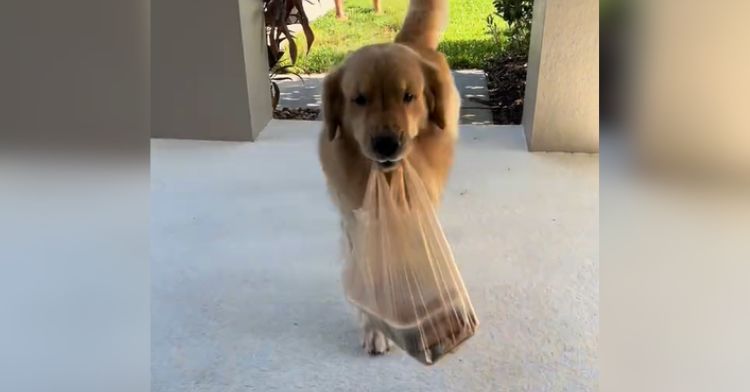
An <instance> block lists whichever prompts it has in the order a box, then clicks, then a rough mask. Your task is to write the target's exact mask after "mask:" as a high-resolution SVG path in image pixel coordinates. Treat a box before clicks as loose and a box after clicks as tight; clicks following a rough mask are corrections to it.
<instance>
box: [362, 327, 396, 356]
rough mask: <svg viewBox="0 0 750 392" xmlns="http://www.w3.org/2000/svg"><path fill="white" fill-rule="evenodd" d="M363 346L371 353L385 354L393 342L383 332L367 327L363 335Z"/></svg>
mask: <svg viewBox="0 0 750 392" xmlns="http://www.w3.org/2000/svg"><path fill="white" fill-rule="evenodd" d="M362 347H363V348H364V349H365V352H367V353H368V354H370V355H383V354H385V353H386V352H387V351H388V350H390V348H391V343H390V341H388V338H387V337H385V335H384V334H383V333H382V332H380V331H378V330H375V329H370V328H367V329H365V331H364V334H363V335H362Z"/></svg>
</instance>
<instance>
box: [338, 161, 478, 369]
mask: <svg viewBox="0 0 750 392" xmlns="http://www.w3.org/2000/svg"><path fill="white" fill-rule="evenodd" d="M354 218H355V222H354V224H353V225H352V227H351V232H350V233H349V234H350V241H351V246H352V249H351V255H350V256H351V257H349V259H348V260H347V263H346V266H345V268H344V277H343V282H344V290H345V292H346V295H347V298H348V300H349V301H350V302H352V303H353V304H354V305H355V306H357V307H358V308H359V309H360V310H361V311H362V312H363V313H364V314H365V316H366V317H367V318H368V322H369V324H370V325H371V326H374V327H375V328H378V329H379V330H380V331H381V332H383V333H384V334H385V335H386V336H387V337H388V338H390V339H391V340H392V341H393V342H394V343H396V344H397V345H398V346H399V347H401V348H402V349H404V350H405V351H406V352H408V353H409V355H411V356H412V357H414V358H416V359H417V360H419V361H420V362H422V363H424V364H428V365H429V364H432V363H434V362H435V361H437V360H438V359H439V358H440V357H442V356H443V355H444V354H446V353H448V352H451V351H453V350H454V349H455V348H456V347H457V346H458V345H459V344H461V343H462V342H463V341H465V340H466V339H468V338H469V337H471V336H472V335H474V332H475V331H476V328H477V325H478V323H477V318H476V315H475V313H474V308H473V307H472V305H471V301H470V300H469V296H468V293H467V292H466V287H465V286H464V283H463V280H462V279H461V275H460V274H459V272H458V268H457V267H456V263H455V261H454V259H453V254H452V252H451V249H450V246H449V244H448V241H447V240H446V238H445V235H444V234H443V230H442V228H441V227H440V223H439V222H438V219H437V216H436V214H435V211H434V208H433V206H432V203H431V201H430V197H429V194H428V193H427V189H426V188H425V186H424V184H423V182H422V180H421V179H420V178H419V175H418V173H417V172H416V170H415V169H414V168H413V167H412V166H411V165H410V164H409V163H408V162H403V164H402V165H401V166H400V167H399V168H397V169H396V170H394V171H392V172H391V173H388V174H386V173H383V172H382V171H379V170H377V169H375V168H374V169H373V170H372V172H371V174H370V178H369V180H368V184H367V190H366V193H365V198H364V202H363V205H362V208H361V209H359V210H357V211H355V216H354Z"/></svg>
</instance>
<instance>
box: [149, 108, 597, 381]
mask: <svg viewBox="0 0 750 392" xmlns="http://www.w3.org/2000/svg"><path fill="white" fill-rule="evenodd" d="M320 128H321V124H320V123H319V122H311V121H273V122H272V123H271V124H270V125H269V126H268V128H267V129H266V130H265V131H264V132H263V133H262V134H261V137H260V139H259V140H258V141H257V142H255V143H229V142H200V141H177V140H153V141H152V149H151V151H152V155H151V181H152V183H151V185H152V188H151V189H152V195H151V213H152V226H151V244H152V252H151V254H152V259H151V281H152V295H151V298H152V302H151V304H152V305H151V311H152V313H151V314H152V329H151V337H152V383H153V384H152V387H153V391H154V392H199V391H200V392H234V391H237V392H239V391H243V392H245V391H262V392H267V391H284V392H287V391H324V392H335V391H346V392H350V391H440V392H451V391H471V392H483V391H488V392H489V391H492V392H496V391H577V392H580V391H595V390H597V387H598V384H597V378H598V371H597V346H598V266H599V264H598V248H597V245H598V240H597V233H598V204H597V200H598V189H599V188H598V156H597V155H593V156H592V155H582V154H537V153H529V152H527V151H526V147H525V142H524V136H523V131H522V129H521V128H520V127H517V126H463V127H462V134H461V140H460V144H459V148H458V151H457V157H456V165H455V167H454V170H453V173H452V176H451V180H450V183H449V185H448V188H447V190H446V192H445V198H444V202H443V205H442V207H441V213H440V215H441V220H442V223H443V226H444V229H445V231H446V234H447V237H448V240H449V241H450V242H451V244H452V246H453V250H454V253H455V255H456V260H457V261H458V264H459V268H460V270H461V273H462V275H463V277H464V280H465V282H466V286H467V288H468V290H469V293H470V295H471V298H472V301H473V302H474V306H475V308H476V311H477V315H478V317H479V320H480V327H479V330H478V333H477V335H476V336H474V337H472V338H471V339H470V340H468V341H467V342H466V343H465V344H464V345H463V346H462V347H460V348H459V350H458V352H457V353H455V354H452V355H449V356H447V357H445V358H444V359H442V360H441V361H440V362H438V363H437V364H436V365H435V366H433V367H425V366H423V365H421V364H420V363H418V362H417V361H416V360H414V359H412V358H411V357H409V356H408V355H406V354H404V352H402V351H401V350H399V349H394V350H393V351H392V352H390V353H388V354H387V355H385V356H382V357H376V358H370V357H368V356H367V355H365V354H364V352H363V351H362V350H361V348H360V347H359V331H358V329H357V323H356V321H355V319H354V316H353V315H352V312H351V311H350V308H349V306H348V305H347V304H346V302H345V300H344V298H343V295H342V289H341V283H340V266H341V263H340V261H339V244H340V242H339V239H340V237H339V236H340V233H339V223H338V218H337V215H336V213H335V211H334V208H333V206H332V205H331V203H330V201H329V199H328V195H327V194H326V189H325V185H324V180H323V176H322V174H321V172H320V168H319V165H318V162H317V157H316V138H317V135H318V131H319V129H320Z"/></svg>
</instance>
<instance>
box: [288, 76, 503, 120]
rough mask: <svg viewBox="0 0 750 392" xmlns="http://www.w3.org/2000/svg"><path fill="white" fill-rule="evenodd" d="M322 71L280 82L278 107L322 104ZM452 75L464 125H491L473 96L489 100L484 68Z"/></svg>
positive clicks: (489, 116)
mask: <svg viewBox="0 0 750 392" xmlns="http://www.w3.org/2000/svg"><path fill="white" fill-rule="evenodd" d="M323 76H325V75H323V74H313V75H304V77H303V79H304V80H303V81H300V80H299V79H296V78H295V79H294V80H287V81H281V82H280V83H279V88H280V90H281V100H280V101H279V107H288V108H300V107H315V108H318V107H320V99H321V98H320V83H321V80H322V79H323ZM453 78H454V79H455V81H456V86H457V87H458V91H459V92H460V94H461V124H472V125H489V124H492V111H491V110H490V109H489V107H487V106H486V105H484V104H482V103H478V102H476V101H474V100H472V99H471V98H480V99H483V100H487V99H488V98H489V95H488V92H487V78H486V77H485V75H484V71H482V70H460V71H453Z"/></svg>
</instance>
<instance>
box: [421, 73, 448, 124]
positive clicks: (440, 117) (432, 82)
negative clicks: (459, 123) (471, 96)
mask: <svg viewBox="0 0 750 392" xmlns="http://www.w3.org/2000/svg"><path fill="white" fill-rule="evenodd" d="M422 73H423V74H424V81H425V86H424V96H425V102H426V103H427V111H428V113H429V121H430V122H432V123H434V124H435V125H437V127H438V128H440V129H445V121H446V120H445V101H446V99H447V98H448V88H450V86H448V85H447V83H448V81H446V80H443V79H445V78H443V77H441V76H440V71H439V70H438V68H437V67H436V66H435V65H434V64H432V63H429V62H427V61H422Z"/></svg>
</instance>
